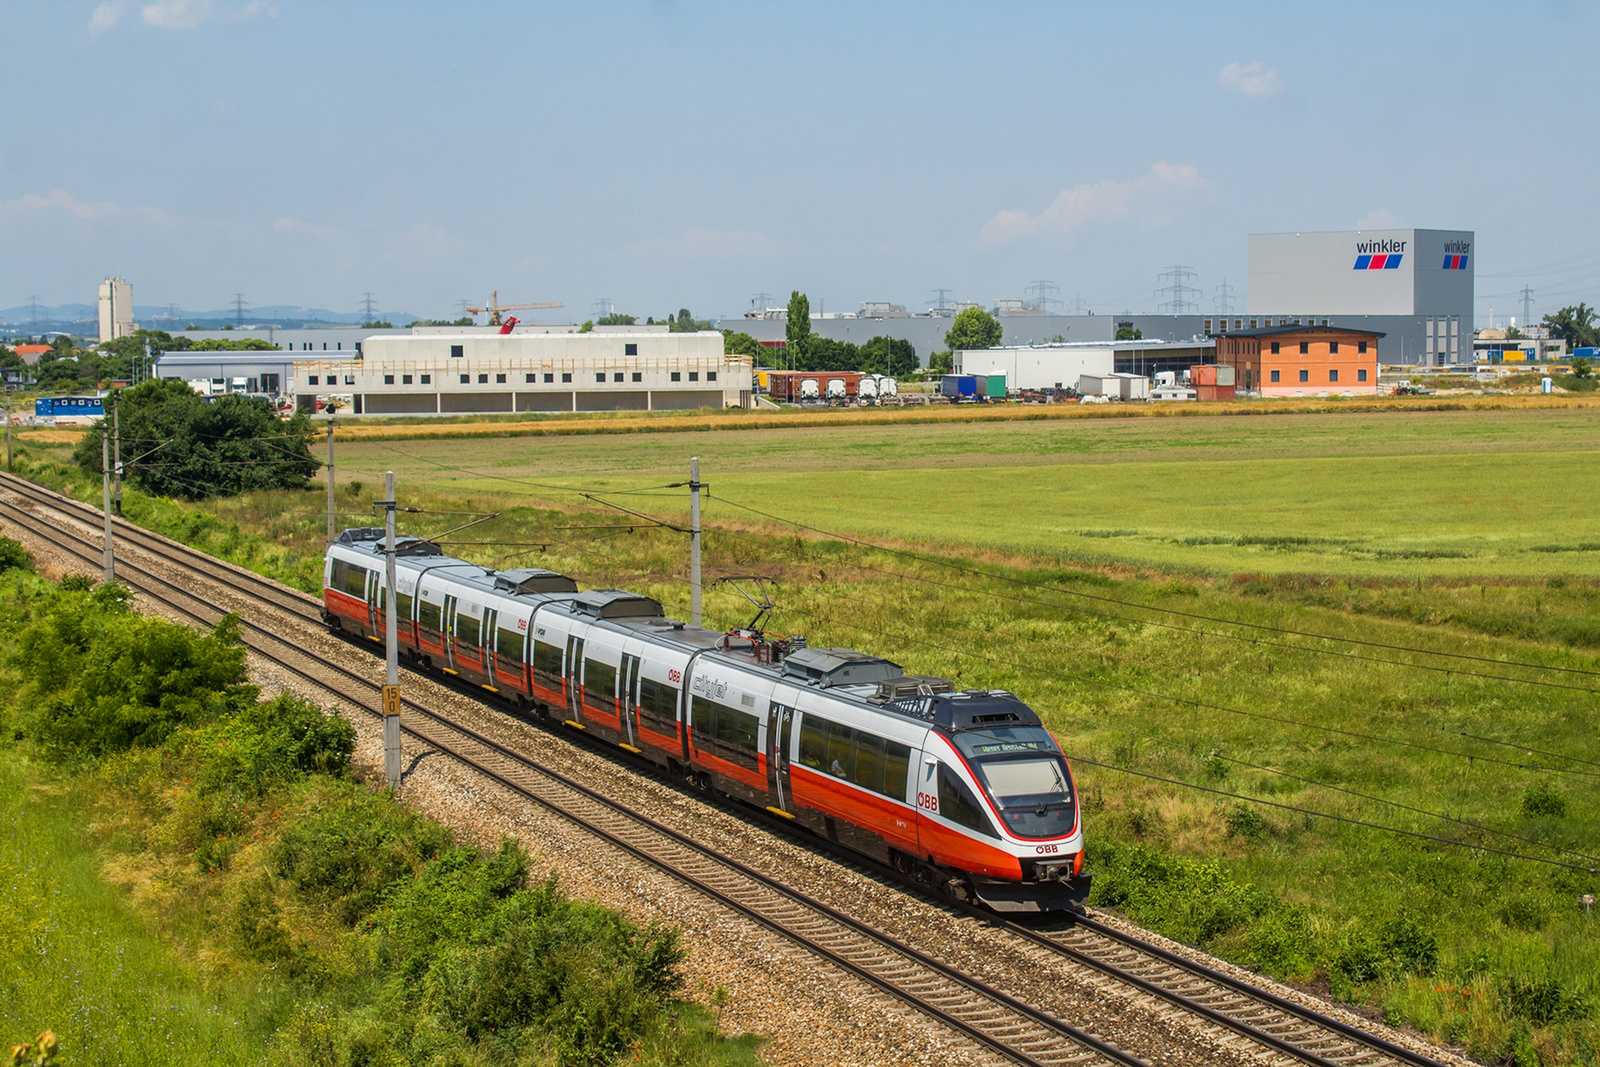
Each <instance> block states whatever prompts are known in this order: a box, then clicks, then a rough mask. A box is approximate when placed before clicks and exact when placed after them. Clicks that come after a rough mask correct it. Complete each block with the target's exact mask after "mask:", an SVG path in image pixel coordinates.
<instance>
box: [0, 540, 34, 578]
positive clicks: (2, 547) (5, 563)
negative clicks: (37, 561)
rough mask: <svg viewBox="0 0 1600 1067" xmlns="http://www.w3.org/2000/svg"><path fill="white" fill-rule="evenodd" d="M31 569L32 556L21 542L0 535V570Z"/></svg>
mask: <svg viewBox="0 0 1600 1067" xmlns="http://www.w3.org/2000/svg"><path fill="white" fill-rule="evenodd" d="M32 569H33V557H32V556H30V555H28V550H27V549H25V548H23V547H22V542H20V541H14V540H12V539H11V538H9V537H0V572H4V571H14V570H15V571H28V570H32Z"/></svg>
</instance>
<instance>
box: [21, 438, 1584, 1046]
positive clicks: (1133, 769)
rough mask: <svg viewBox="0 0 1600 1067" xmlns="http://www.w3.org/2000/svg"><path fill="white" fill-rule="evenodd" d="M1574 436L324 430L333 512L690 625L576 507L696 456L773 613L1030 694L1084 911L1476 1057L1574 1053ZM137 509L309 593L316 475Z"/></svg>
mask: <svg viewBox="0 0 1600 1067" xmlns="http://www.w3.org/2000/svg"><path fill="white" fill-rule="evenodd" d="M1597 450H1600V413H1594V412H1589V411H1560V410H1554V411H1549V410H1546V411H1478V412H1465V413H1462V412H1406V413H1404V414H1369V413H1359V412H1352V413H1347V414H1337V415H1323V414H1303V415H1294V416H1285V417H1272V418H1208V417H1187V418H1181V419H1119V420H1087V419H1084V420H1071V421H1063V422H1005V423H982V424H972V423H962V424H941V425H902V426H844V425H829V426H819V427H817V428H803V429H791V428H777V429H767V430H753V431H744V430H723V431H720V432H715V433H672V432H667V433H649V434H637V435H603V436H584V437H540V438H527V437H510V438H489V439H484V438H477V439H471V440H450V439H437V440H428V441H401V442H389V443H385V442H376V441H374V442H354V443H349V444H342V445H341V446H340V457H339V463H340V476H339V481H340V484H341V485H342V486H343V488H342V490H341V492H340V494H339V506H340V511H341V519H340V521H341V524H344V525H357V524H360V525H366V524H375V523H376V521H377V520H376V518H375V517H369V516H375V513H374V512H372V511H371V509H370V503H371V501H372V500H374V499H376V498H377V497H378V496H380V495H381V490H382V471H383V470H385V469H394V470H396V471H397V473H398V475H399V484H400V490H399V496H400V498H401V500H402V502H405V503H408V504H412V505H414V506H419V507H422V508H424V509H426V510H427V511H431V512H435V514H414V515H408V516H406V517H405V525H406V527H407V528H408V529H411V530H413V531H416V532H419V533H429V534H437V533H440V532H442V531H445V530H449V529H451V528H452V527H455V526H458V525H460V524H461V523H463V522H466V521H468V520H469V518H470V516H467V515H461V514H441V513H451V512H471V513H477V514H485V513H490V512H500V513H502V514H501V516H500V517H499V518H496V519H494V520H492V521H490V522H486V523H483V524H481V525H478V526H474V527H472V528H471V529H468V530H465V531H462V532H460V533H459V534H455V535H453V536H450V537H447V538H445V540H446V541H447V542H454V543H453V544H451V551H452V552H455V553H457V554H462V555H466V556H468V557H469V558H474V559H477V560H479V561H481V562H485V563H488V564H491V565H496V566H511V565H524V564H529V563H534V564H539V565H543V566H549V567H552V568H555V569H558V570H564V571H567V572H568V573H571V574H573V575H575V576H577V577H578V578H579V579H580V580H581V581H582V582H584V583H585V584H586V585H595V586H625V587H629V588H635V589H643V590H646V591H649V592H651V593H652V594H653V595H656V596H658V597H660V598H661V599H662V600H663V602H665V603H666V604H667V605H668V607H669V610H670V611H673V612H675V613H678V614H680V617H681V615H682V614H683V613H685V612H686V610H687V601H688V592H687V587H686V583H685V578H686V574H687V559H686V545H685V543H684V538H683V536H682V535H681V534H678V533H675V532H672V531H669V530H666V529H663V528H660V527H651V526H649V525H648V524H645V523H643V522H642V520H638V519H635V518H630V517H629V516H628V515H626V514H625V513H623V512H620V511H617V510H615V509H614V508H608V507H605V506H602V505H601V504H600V503H599V502H597V501H596V500H593V499H588V498H585V497H583V496H580V495H578V493H577V492H575V491H574V490H575V489H579V488H584V489H590V490H597V491H598V493H599V495H600V496H602V497H603V498H604V499H605V500H606V501H609V502H611V503H612V504H615V505H620V506H622V507H626V508H629V509H632V510H634V511H640V512H646V513H649V514H652V515H657V516H661V517H664V518H668V519H671V520H672V521H674V522H677V521H679V520H680V519H681V518H682V517H683V515H684V512H685V509H686V494H685V492H684V490H682V489H671V490H666V489H658V488H652V487H659V486H662V485H664V484H665V483H667V482H670V481H681V480H683V479H684V478H685V477H686V476H687V457H688V456H690V455H699V456H700V457H701V474H702V477H703V479H704V480H705V481H707V482H708V483H710V485H711V499H710V501H709V502H708V505H707V511H706V522H707V528H708V533H707V536H706V545H705V558H706V571H707V575H708V577H715V576H718V575H726V574H750V573H759V574H767V575H771V576H773V577H775V578H776V579H777V580H778V583H779V584H778V591H777V596H776V601H777V605H778V610H777V612H776V613H775V615H774V618H773V621H772V623H771V625H772V627H773V628H775V629H778V630H782V631H785V632H791V633H804V634H806V635H807V636H808V637H809V639H810V640H811V642H812V643H813V644H841V645H849V646H852V647H856V648H860V649H862V650H865V651H869V652H874V653H878V654H881V655H886V656H888V657H890V658H892V659H894V660H896V661H897V662H899V663H901V664H902V665H904V666H905V667H906V668H907V670H909V671H914V672H921V673H929V674H940V675H945V676H948V677H952V678H955V679H957V680H958V682H959V684H961V685H963V686H984V687H1005V688H1008V689H1012V690H1014V691H1015V692H1017V693H1018V694H1019V695H1021V696H1022V697H1023V698H1024V699H1026V700H1027V701H1028V702H1029V703H1030V704H1032V705H1033V706H1034V707H1035V708H1037V709H1038V710H1039V712H1040V714H1041V715H1042V716H1043V717H1044V719H1045V720H1046V722H1047V723H1048V724H1049V725H1050V727H1051V728H1052V729H1053V730H1054V731H1055V732H1056V733H1057V736H1058V737H1060V739H1061V740H1062V743H1063V745H1064V747H1065V748H1066V749H1067V751H1068V752H1069V754H1070V755H1071V756H1072V757H1073V758H1074V759H1075V760H1076V763H1075V768H1076V771H1077V775H1078V780H1079V785H1080V788H1081V790H1082V791H1083V794H1084V798H1085V810H1086V812H1087V822H1086V826H1087V828H1088V833H1089V839H1090V842H1091V845H1090V848H1091V852H1090V865H1091V866H1092V867H1093V868H1094V869H1095V870H1096V871H1097V872H1098V874H1099V878H1100V883H1099V886H1098V888H1097V890H1096V893H1097V899H1098V900H1099V901H1100V902H1101V903H1103V904H1107V905H1114V906H1116V907H1119V908H1121V909H1123V910H1124V911H1126V912H1127V913H1129V914H1130V915H1132V916H1133V917H1135V918H1137V919H1138V920H1139V921H1141V922H1145V923H1147V924H1149V925H1151V926H1153V927H1155V928H1157V929H1160V930H1162V931H1164V932H1167V933H1169V934H1171V935H1172V936H1175V937H1178V938H1181V939H1183V940H1186V941H1188V942H1190V943H1193V944H1197V945H1202V946H1204V947H1206V948H1208V949H1210V950H1212V951H1214V952H1217V953H1219V954H1222V955H1225V956H1227V957H1229V958H1232V959H1235V960H1238V961H1240V962H1242V963H1244V964H1246V965H1248V966H1251V967H1255V968H1258V969H1260V970H1263V971H1266V972H1268V973H1271V974H1275V975H1279V976H1283V977H1286V978H1290V979H1293V980H1296V981H1300V982H1303V983H1307V984H1309V985H1311V986H1312V987H1315V988H1321V989H1325V990H1326V989H1331V991H1332V992H1333V994H1334V995H1335V996H1338V997H1341V998H1344V999H1346V1000H1349V1001H1351V1002H1354V1003H1365V1004H1371V1005H1374V1006H1377V1007H1379V1008H1381V1010H1382V1011H1383V1012H1384V1014H1385V1015H1386V1016H1387V1017H1388V1018H1390V1019H1391V1020H1393V1021H1395V1022H1400V1023H1406V1024H1410V1025H1413V1026H1416V1027H1418V1028H1420V1029H1423V1030H1425V1031H1427V1032H1428V1033H1430V1034H1431V1035H1433V1036H1434V1037H1436V1038H1438V1039H1439V1040H1442V1041H1446V1042H1449V1043H1452V1044H1454V1045H1457V1046H1459V1047H1462V1048H1466V1049H1469V1050H1471V1051H1472V1052H1473V1053H1474V1054H1476V1055H1479V1056H1482V1057H1484V1058H1486V1059H1498V1060H1502V1061H1505V1062H1519V1063H1533V1062H1546V1063H1573V1062H1585V1063H1593V1062H1596V1057H1597V1053H1596V1049H1597V1048H1600V938H1597V936H1596V935H1597V933H1600V928H1597V927H1596V926H1595V923H1596V922H1600V919H1595V918H1593V917H1592V916H1591V915H1590V914H1589V913H1588V912H1586V911H1585V910H1584V908H1583V907H1582V906H1581V903H1580V901H1581V897H1582V896H1583V895H1584V894H1590V895H1596V896H1600V876H1596V875H1595V874H1594V873H1592V872H1590V871H1589V870H1587V868H1593V867H1600V858H1597V857H1600V805H1597V804H1596V802H1595V799H1594V798H1595V795H1596V788H1595V787H1596V785H1597V784H1600V743H1597V742H1596V739H1595V730H1594V722H1595V708H1596V707H1597V706H1600V705H1597V704H1596V701H1597V700H1600V693H1597V692H1596V691H1597V690H1600V675H1596V674H1595V673H1594V672H1597V671H1600V655H1597V654H1600V574H1597V566H1596V564H1597V562H1600V534H1596V533H1595V532H1594V524H1593V520H1592V518H1591V516H1590V512H1591V511H1592V508H1593V504H1592V501H1593V500H1595V499H1600V494H1597V493H1596V488H1597V486H1596V485H1595V481H1596V475H1595V473H1594V469H1595V466H1596V464H1595V462H1594V460H1595V458H1596V452H1597ZM43 476H44V477H45V478H46V480H50V479H54V480H56V481H57V482H59V481H61V480H62V479H61V475H60V474H59V472H56V473H54V474H51V473H49V472H45V473H44V474H43ZM75 481H76V483H77V485H78V490H79V492H80V493H81V494H87V493H88V492H89V490H90V487H89V486H87V485H86V484H85V483H84V482H83V480H82V478H81V476H80V477H78V478H77V479H75ZM358 482H359V483H360V484H359V486H357V485H356V484H355V483H358ZM94 488H95V489H96V490H97V486H96V487H94ZM625 490H643V491H639V492H624V491H625ZM735 503H737V504H742V505H746V506H747V507H751V508H757V509H760V510H762V511H770V512H772V513H774V514H777V515H782V516H784V517H787V518H791V519H794V520H798V521H800V522H804V523H806V524H808V525H811V526H815V527H818V528H822V529H827V530H833V531H839V532H845V533H850V534H852V535H857V536H862V537H868V538H871V539H874V540H882V541H886V542H893V543H894V544H895V545H897V546H902V547H906V548H910V549H912V550H914V551H915V552H916V553H917V554H919V555H921V556H924V557H927V558H926V559H913V558H907V557H905V556H902V555H897V554H894V553H892V552H887V551H883V550H878V549H867V548H862V547H859V546H852V545H849V544H845V543H842V542H840V541H838V540H834V539H830V538H826V537H822V536H819V535H816V534H814V533H806V532H803V531H797V530H796V529H794V528H793V527H789V526H785V525H783V524H781V523H778V522H774V521H769V520H765V519H762V518H761V517H760V516H758V515H755V514H753V513H752V512H749V511H747V510H742V509H740V508H738V507H735V506H734V504H735ZM129 509H130V514H132V515H134V516H135V517H136V518H138V519H139V520H140V521H144V522H146V523H147V524H150V525H152V526H155V527H157V528H161V529H164V530H166V531H167V532H170V533H172V534H173V535H175V536H180V537H183V538H184V539H186V540H191V541H194V542H195V543H197V544H200V545H202V546H203V547H207V548H209V549H210V550H212V551H216V552H219V553H221V554H224V555H229V556H231V557H232V558H235V559H238V560H239V561H240V562H243V563H246V564H247V565H251V566H256V567H258V568H260V569H262V570H264V571H267V572H269V573H275V574H278V575H280V576H283V577H285V578H288V579H289V580H292V581H295V582H297V583H298V584H301V585H302V586H303V587H306V588H313V587H315V583H316V581H317V576H318V575H319V573H320V567H319V561H320V552H321V543H322V531H323V528H324V522H325V520H324V517H323V510H322V494H321V491H320V490H319V489H317V488H313V489H311V490H308V491H306V492H303V493H285V494H275V495H271V496H259V497H246V498H241V499H239V500H235V501H225V502H218V503H215V504H212V505H210V506H208V507H206V508H197V507H195V506H193V505H183V504H169V503H163V502H151V501H145V500H142V499H139V498H137V497H130V501H129ZM629 522H633V523H635V525H634V526H633V527H632V529H631V530H630V529H629V528H627V526H626V524H627V523H629ZM618 525H621V526H622V527H623V528H620V529H617V528H610V529H595V528H594V527H616V526H618ZM466 542H477V543H466ZM949 564H954V565H955V566H956V567H960V568H966V569H953V568H952V566H950V565H949ZM974 572H976V573H974ZM1178 613H1187V614H1178ZM750 614H752V612H751V609H750V608H749V606H748V605H747V604H746V603H745V602H744V601H742V600H740V599H739V598H738V596H737V595H736V594H734V593H733V592H731V591H730V590H728V589H726V588H720V589H714V590H712V591H711V592H710V593H709V594H708V596H707V619H708V623H710V624H712V625H722V626H732V625H737V624H742V623H743V622H745V621H747V620H748V618H749V616H750ZM1263 626H1266V627H1278V628H1283V629H1290V630H1298V631H1302V632H1304V633H1309V634H1319V635H1326V637H1327V639H1326V640H1325V639H1319V638H1314V637H1304V636H1296V635H1293V634H1284V633H1273V632H1268V631H1265V630H1262V629H1259V628H1257V627H1263ZM1340 638H1355V639H1361V640H1365V641H1375V642H1381V643H1385V644H1389V645H1392V646H1396V647H1395V648H1393V649H1379V648H1374V647H1371V646H1361V645H1354V644H1349V643H1345V642H1341V641H1339V640H1338V639H1340ZM1407 650H1409V651H1407ZM1428 653H1455V654H1458V655H1467V656H1477V657H1482V660H1464V659H1448V658H1444V657H1440V656H1434V655H1429V654H1428ZM1518 664H1524V665H1518ZM1429 668H1434V669H1429ZM1552 668H1559V670H1555V669H1552ZM1475 675H1494V676H1497V677H1479V676H1475ZM1535 683H1544V684H1535ZM1331 816H1337V817H1342V818H1343V819H1347V820H1358V821H1361V822H1366V823H1372V824H1376V825H1377V826H1379V827H1386V828H1389V829H1388V830H1384V829H1377V828H1373V827H1367V826H1360V825H1356V824H1355V823H1354V822H1340V821H1337V819H1334V818H1330V817H1331ZM1390 831H1409V832H1411V833H1413V834H1422V835H1433V836H1436V837H1439V838H1444V839H1446V840H1447V842H1455V844H1451V843H1445V842H1434V841H1429V840H1425V839H1423V838H1420V837H1414V836H1405V835H1403V834H1400V833H1394V832H1390ZM1495 850H1498V851H1495ZM1502 853H1517V854H1521V856H1524V857H1528V858H1519V857H1518V856H1513V855H1504V854H1502ZM1561 864H1566V865H1567V866H1562V865H1561Z"/></svg>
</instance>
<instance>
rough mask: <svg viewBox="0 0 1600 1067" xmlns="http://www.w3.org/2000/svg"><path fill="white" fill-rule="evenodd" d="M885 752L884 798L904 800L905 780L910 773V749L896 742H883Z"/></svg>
mask: <svg viewBox="0 0 1600 1067" xmlns="http://www.w3.org/2000/svg"><path fill="white" fill-rule="evenodd" d="M885 745H886V746H887V751H885V753H884V757H883V789H882V790H881V792H882V793H883V795H884V796H888V797H894V798H895V799H896V800H904V799H905V798H906V778H907V777H908V776H909V775H910V773H911V749H910V748H908V747H906V746H905V745H902V744H901V743H900V742H898V741H887V742H885Z"/></svg>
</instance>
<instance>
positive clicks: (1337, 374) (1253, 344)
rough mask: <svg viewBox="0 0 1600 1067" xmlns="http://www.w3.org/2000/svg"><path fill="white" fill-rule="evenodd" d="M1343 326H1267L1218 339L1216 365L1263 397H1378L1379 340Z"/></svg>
mask: <svg viewBox="0 0 1600 1067" xmlns="http://www.w3.org/2000/svg"><path fill="white" fill-rule="evenodd" d="M1382 336H1383V335H1382V334H1381V333H1374V332H1372V331H1371V330H1359V329H1349V328H1346V327H1343V326H1304V325H1302V326H1295V325H1293V324H1291V325H1288V326H1262V327H1257V328H1256V329H1254V330H1248V329H1247V330H1240V331H1238V332H1237V333H1230V334H1228V335H1227V336H1225V337H1221V338H1219V339H1218V340H1217V363H1218V365H1219V366H1226V367H1232V368H1233V374H1234V379H1233V380H1234V384H1235V386H1236V387H1237V388H1238V389H1239V390H1240V391H1242V392H1245V393H1257V394H1259V395H1261V396H1325V395H1330V394H1334V395H1340V396H1375V395H1376V394H1377V392H1378V339H1379V338H1381V337H1382Z"/></svg>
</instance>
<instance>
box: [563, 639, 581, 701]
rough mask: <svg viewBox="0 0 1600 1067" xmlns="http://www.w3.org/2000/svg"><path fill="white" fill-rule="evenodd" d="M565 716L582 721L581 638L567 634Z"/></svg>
mask: <svg viewBox="0 0 1600 1067" xmlns="http://www.w3.org/2000/svg"><path fill="white" fill-rule="evenodd" d="M566 681H567V718H568V719H570V720H571V721H573V722H582V721H583V638H581V637H579V636H577V635H576V634H568V635H567V678H566Z"/></svg>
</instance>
